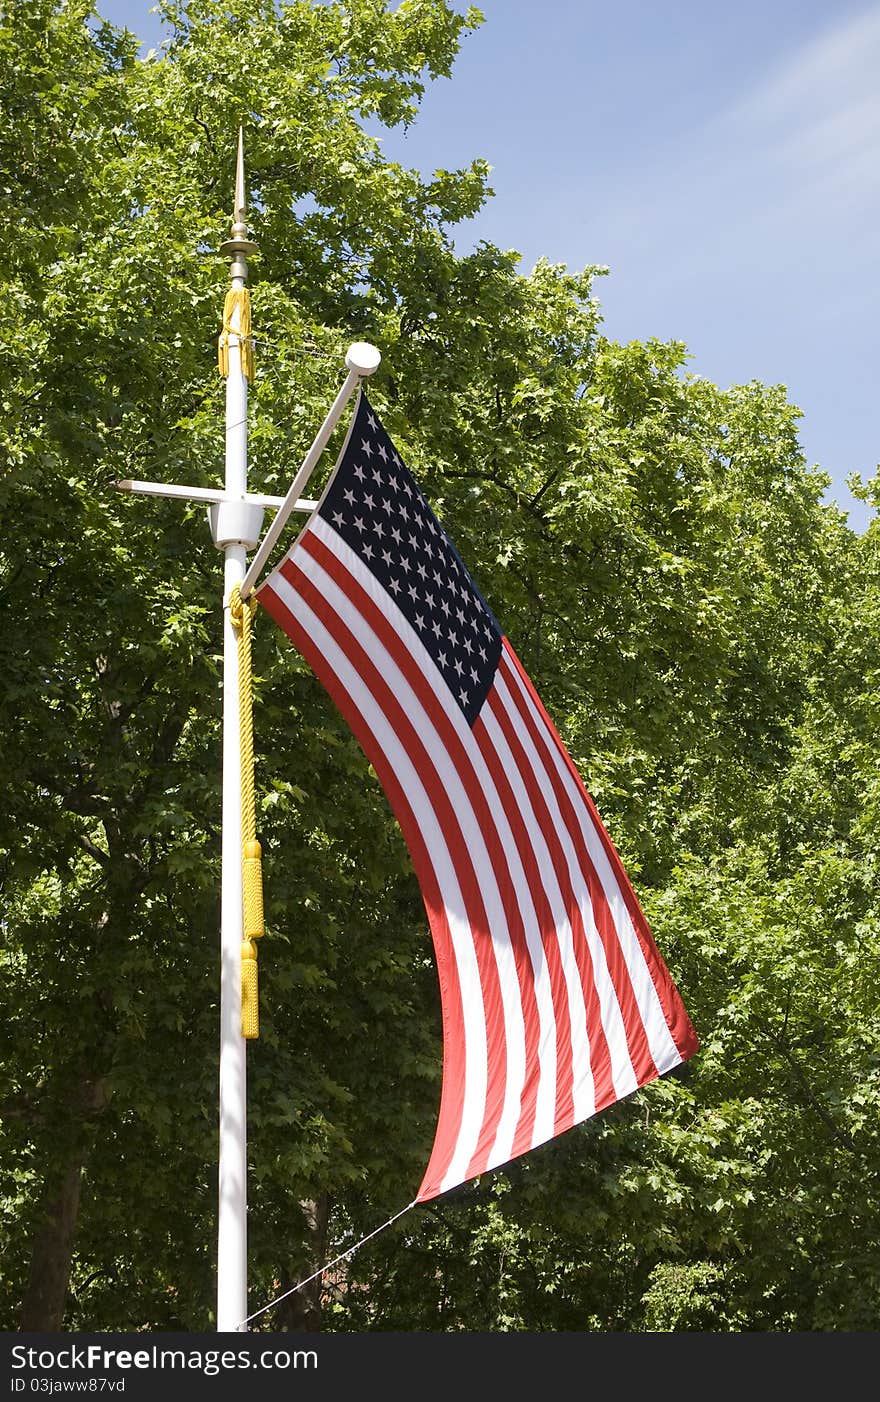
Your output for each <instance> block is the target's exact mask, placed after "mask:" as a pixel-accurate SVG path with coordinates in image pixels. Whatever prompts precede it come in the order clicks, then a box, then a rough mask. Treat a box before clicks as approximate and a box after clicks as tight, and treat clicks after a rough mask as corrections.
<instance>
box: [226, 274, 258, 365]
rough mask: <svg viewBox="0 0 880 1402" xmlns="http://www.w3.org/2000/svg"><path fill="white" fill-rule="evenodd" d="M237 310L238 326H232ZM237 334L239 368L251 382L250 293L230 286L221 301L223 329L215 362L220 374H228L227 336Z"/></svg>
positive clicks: (252, 341) (244, 288)
mask: <svg viewBox="0 0 880 1402" xmlns="http://www.w3.org/2000/svg"><path fill="white" fill-rule="evenodd" d="M236 311H237V312H238V327H237V328H236V327H235V326H233V319H234V316H235V313H236ZM230 336H237V337H238V343H239V346H240V347H241V369H242V373H243V374H244V375H245V376H246V378H247V379H248V380H249V381H250V382H251V383H253V378H254V340H253V336H252V335H251V294H250V291H249V289H248V288H247V287H231V288H230V289H229V291H228V292H227V294H226V300H225V302H224V303H223V330H222V331H221V332H220V340H219V342H218V345H217V364H218V365H219V367H220V374H221V375H224V376H226V375H228V374H229V337H230Z"/></svg>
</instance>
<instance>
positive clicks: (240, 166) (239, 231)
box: [232, 127, 247, 239]
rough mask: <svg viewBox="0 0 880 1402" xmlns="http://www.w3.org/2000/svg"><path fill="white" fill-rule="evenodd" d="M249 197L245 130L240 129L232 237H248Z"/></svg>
mask: <svg viewBox="0 0 880 1402" xmlns="http://www.w3.org/2000/svg"><path fill="white" fill-rule="evenodd" d="M246 213H247V197H246V196H245V192H244V131H243V129H242V128H241V127H239V129H238V157H237V159H236V162H235V206H234V209H233V211H232V237H233V238H243V239H244V238H247V225H246V223H245V219H244V216H245V214H246Z"/></svg>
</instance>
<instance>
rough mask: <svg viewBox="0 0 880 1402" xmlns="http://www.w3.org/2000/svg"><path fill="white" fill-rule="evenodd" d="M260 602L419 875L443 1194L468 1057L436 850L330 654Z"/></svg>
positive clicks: (429, 1179)
mask: <svg viewBox="0 0 880 1402" xmlns="http://www.w3.org/2000/svg"><path fill="white" fill-rule="evenodd" d="M260 602H261V604H263V605H264V607H265V608H266V611H267V612H268V613H269V614H271V616H272V617H273V618H274V619H275V622H276V623H277V624H278V626H279V627H280V628H281V629H282V630H283V631H284V632H285V633H286V634H287V636H288V637H289V638H290V639H291V641H292V642H293V643H294V644H295V645H296V647H297V648H298V650H299V651H300V652H301V653H302V655H303V657H304V658H305V660H306V661H307V662H308V664H309V666H310V667H311V668H312V671H313V672H314V673H315V676H316V677H317V678H318V680H319V681H320V683H321V685H322V686H323V687H324V688H325V690H326V691H327V693H328V694H329V696H330V697H331V699H332V701H333V702H334V704H335V705H336V706H337V708H338V709H339V712H340V714H341V715H342V717H343V719H344V720H345V722H346V724H347V725H348V726H349V728H350V729H351V731H352V734H353V735H354V736H355V738H356V740H357V741H358V743H359V744H360V746H361V748H362V749H363V751H364V754H365V755H366V757H367V759H368V760H369V762H370V763H371V764H372V766H373V768H374V769H375V771H376V774H377V776H378V778H379V782H380V783H381V785H382V788H383V789H384V791H385V793H386V794H387V796H388V800H389V802H390V804H391V806H392V809H393V810H394V815H395V817H396V818H397V821H398V823H399V824H400V828H401V831H402V833H403V837H404V841H405V842H406V845H407V849H408V851H409V853H410V856H411V858H412V861H413V866H414V867H415V870H416V875H417V877H418V881H419V887H420V889H421V893H422V899H423V901H424V904H425V910H426V912H427V916H428V923H429V925H430V929H431V937H432V940H433V944H434V952H435V957H436V963H437V977H438V980H439V984H440V1002H441V1016H442V1026H443V1085H442V1091H441V1097H440V1109H439V1112H438V1120H437V1128H436V1131H435V1137H434V1146H433V1149H432V1153H431V1158H430V1161H429V1163H428V1167H427V1169H426V1170H425V1174H424V1177H423V1180H422V1184H421V1186H420V1188H419V1192H418V1197H417V1199H416V1200H417V1201H419V1202H424V1201H427V1199H429V1198H432V1197H437V1196H438V1194H439V1193H440V1192H441V1187H440V1184H441V1182H442V1179H443V1176H444V1173H445V1171H446V1167H447V1166H448V1164H449V1161H450V1159H451V1158H452V1155H453V1153H454V1151H455V1145H456V1142H457V1139H458V1132H459V1129H460V1127H461V1121H462V1115H463V1110H464V1096H465V1058H466V1046H465V1034H464V1014H463V1010H462V1003H461V988H460V984H459V979H458V967H457V964H456V961H455V950H454V946H453V942H452V935H451V933H450V929H449V922H448V919H447V914H446V905H445V902H444V900H443V896H442V893H441V890H440V885H439V882H438V880H437V876H436V873H435V871H434V867H433V863H432V862H431V858H430V854H429V852H428V849H427V847H426V845H425V843H424V841H423V839H422V834H421V828H420V825H419V822H418V820H417V818H416V816H415V814H414V813H413V810H412V808H411V806H410V803H409V800H408V799H407V797H406V794H405V792H404V790H403V788H402V787H401V785H400V784H399V782H398V780H397V777H396V775H395V773H394V770H393V768H392V766H391V764H390V763H389V761H388V759H387V758H386V755H385V752H384V750H383V749H382V747H381V745H380V744H379V741H378V740H377V739H376V736H375V735H374V733H373V730H372V728H371V726H370V724H369V722H368V720H367V719H366V717H365V716H364V715H363V713H362V712H361V710H360V709H359V708H358V706H357V705H356V703H355V702H354V700H353V699H352V697H351V694H350V692H349V691H348V690H347V689H346V688H345V686H344V685H343V683H342V682H341V681H340V679H339V677H338V676H337V675H336V673H335V672H334V671H333V669H332V667H331V666H330V664H329V663H328V662H327V659H326V658H325V657H324V654H323V653H322V652H321V651H320V649H319V648H318V647H317V646H316V644H315V643H314V642H313V641H312V639H311V637H310V636H309V634H308V633H307V632H306V631H305V629H304V628H303V626H302V624H300V623H299V621H298V620H297V619H296V618H295V616H294V615H293V614H292V613H291V612H290V611H289V609H288V608H287V605H286V604H285V603H284V602H283V600H282V599H281V598H280V597H279V596H278V595H277V594H276V593H275V591H274V590H273V589H272V586H271V584H270V583H269V582H267V583H266V584H264V585H263V586H262V588H261V589H260Z"/></svg>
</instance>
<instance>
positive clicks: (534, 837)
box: [481, 674, 596, 1147]
mask: <svg viewBox="0 0 880 1402" xmlns="http://www.w3.org/2000/svg"><path fill="white" fill-rule="evenodd" d="M499 680H500V674H499V675H498V676H496V686H497V683H498V681H499ZM481 714H482V719H483V722H484V724H485V726H486V732H487V734H488V735H489V737H490V739H491V741H492V744H493V745H494V747H495V752H496V754H497V755H498V757H499V759H500V760H501V763H502V765H503V766H504V770H505V773H506V775H507V778H508V781H509V783H510V787H511V789H512V790H513V794H514V797H515V799H516V805H517V809H518V811H519V813H520V815H521V816H522V820H523V823H524V824H525V828H526V831H527V833H528V838H529V842H530V843H531V846H532V850H533V852H534V854H535V861H536V863H537V866H538V871H539V874H540V879H541V884H542V886H543V887H544V890H545V892H546V894H547V900H548V903H549V905H550V912H551V914H552V916H553V924H554V927H555V928H554V931H553V932H551V931H546V932H545V933H546V934H547V935H548V936H549V935H550V934H551V933H553V934H555V936H556V944H557V947H558V952H559V964H560V967H561V969H562V973H563V977H564V978H565V989H566V997H567V1002H568V1015H569V1021H570V1023H571V1059H572V1072H573V1075H572V1096H573V1099H574V1112H573V1113H574V1121H573V1122H574V1123H575V1124H577V1123H579V1121H581V1120H585V1119H587V1118H588V1117H589V1116H590V1115H592V1114H594V1113H595V1109H596V1094H595V1088H594V1085H593V1072H592V1067H591V1064H590V1043H589V1038H588V1036H587V1016H586V1009H585V1008H584V993H583V989H582V988H581V978H580V973H579V971H578V966H577V961H576V959H575V955H574V942H573V935H572V929H571V925H570V924H569V920H568V915H567V913H566V909H565V902H564V901H563V899H562V895H561V893H560V890H559V884H558V882H557V880H556V873H555V872H554V870H553V864H552V862H551V860H550V852H549V850H548V847H547V843H546V841H545V839H544V836H543V834H542V832H541V827H540V824H539V822H538V819H537V816H536V814H535V812H534V810H533V809H532V805H531V800H530V799H529V795H528V791H527V789H526V786H525V782H524V780H523V778H522V775H521V774H520V772H519V766H518V765H517V762H516V759H515V758H514V756H513V753H512V752H511V750H510V748H509V746H508V744H507V741H506V739H505V738H504V733H503V731H502V729H501V727H500V725H499V724H498V721H497V720H496V719H495V717H494V715H493V714H492V712H491V710H490V708H489V707H488V706H486V707H484V708H483V711H482V713H481ZM539 1143H541V1141H540V1140H539V1139H536V1140H535V1144H539ZM532 1147H534V1145H533V1146H532Z"/></svg>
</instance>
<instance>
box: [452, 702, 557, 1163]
mask: <svg viewBox="0 0 880 1402" xmlns="http://www.w3.org/2000/svg"><path fill="white" fill-rule="evenodd" d="M473 736H474V739H475V740H476V742H477V744H478V745H479V747H480V752H481V754H482V755H483V758H484V760H485V761H486V764H487V766H488V768H489V772H490V774H491V776H492V780H493V782H494V784H495V787H496V789H497V790H498V794H499V797H500V798H501V802H502V805H503V807H504V812H505V815H506V817H507V821H508V823H509V824H510V830H511V832H512V834H513V840H514V843H515V844H516V850H517V852H518V853H519V857H520V861H521V862H522V866H523V870H524V872H525V876H526V881H527V884H528V887H529V892H530V894H531V897H532V901H533V903H534V906H535V915H536V916H537V920H538V928H539V931H540V935H541V944H542V946H543V948H544V957H545V958H546V960H547V972H548V975H549V981H550V996H551V1000H552V1003H553V1017H554V1022H555V1025H556V1097H555V1111H554V1116H553V1132H554V1134H561V1133H562V1131H563V1130H565V1129H570V1128H571V1126H572V1124H573V1122H574V1099H573V1094H572V1084H573V1071H572V1047H571V1017H570V1014H569V1007H568V990H567V986H566V982H565V974H564V972H563V969H562V965H561V963H560V960H559V945H558V942H557V939H556V933H555V921H554V919H553V913H552V911H551V908H550V901H549V899H548V896H547V892H546V891H545V889H544V883H543V881H542V879H541V873H540V871H539V869H538V861H537V858H536V856H535V850H534V847H533V846H532V842H531V839H530V837H529V833H528V830H527V827H526V824H525V822H524V821H523V815H522V812H521V810H520V806H519V803H518V801H517V798H516V795H515V794H514V792H513V789H512V788H511V785H510V780H509V779H508V777H507V775H506V774H505V772H504V767H503V765H502V763H501V760H500V758H499V756H498V752H497V750H496V749H495V746H494V744H493V743H492V740H491V738H490V737H489V734H488V732H487V730H486V725H485V722H484V721H483V719H482V717H481V716H478V717H477V719H476V720H475V722H474V725H473ZM535 1089H536V1098H537V1085H536V1088H535ZM533 1130H534V1116H532V1120H531V1123H529V1124H526V1123H525V1122H523V1123H522V1124H521V1125H520V1126H518V1128H517V1136H516V1141H515V1143H516V1145H517V1147H516V1148H515V1153H523V1152H525V1150H526V1149H530V1148H531V1147H532V1140H531V1135H532V1132H533ZM527 1134H528V1138H527V1137H526V1135H527Z"/></svg>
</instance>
